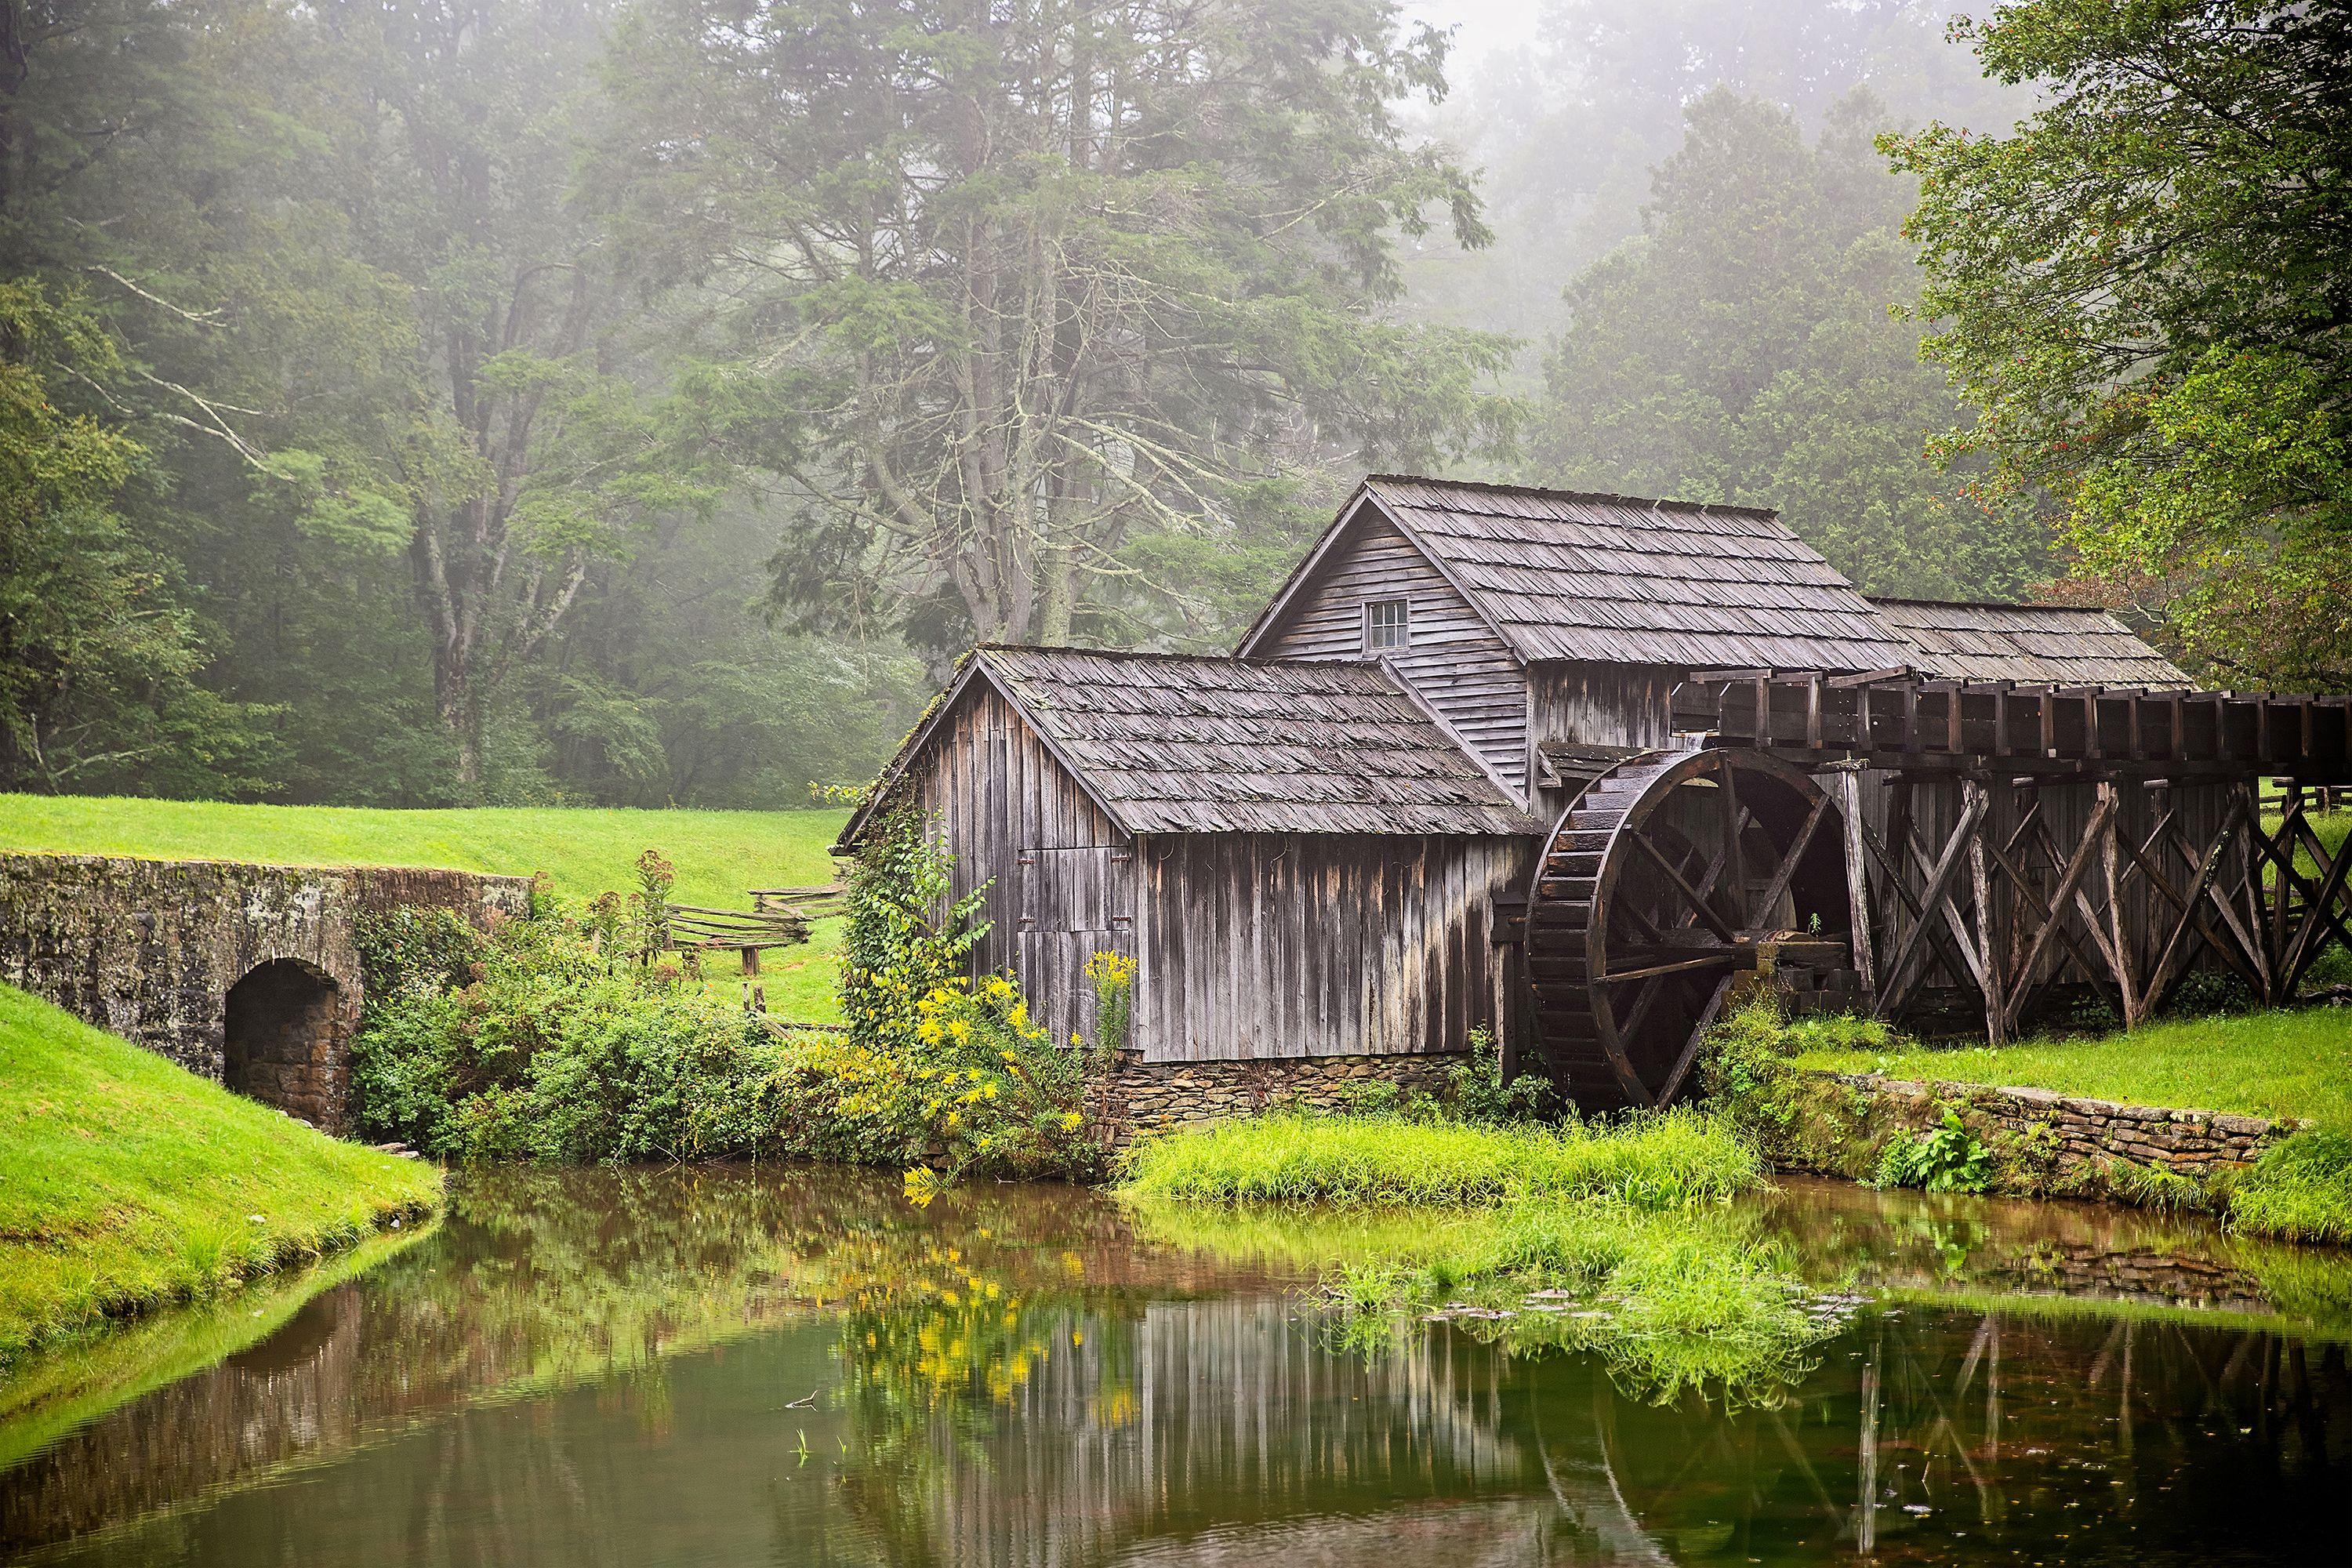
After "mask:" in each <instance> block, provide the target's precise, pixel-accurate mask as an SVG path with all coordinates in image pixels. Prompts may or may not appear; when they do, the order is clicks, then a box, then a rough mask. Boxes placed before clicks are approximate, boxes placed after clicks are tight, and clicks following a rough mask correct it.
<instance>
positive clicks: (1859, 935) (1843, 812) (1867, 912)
mask: <svg viewBox="0 0 2352 1568" xmlns="http://www.w3.org/2000/svg"><path fill="white" fill-rule="evenodd" d="M1837 787H1838V814H1839V815H1840V816H1842V817H1843V819H1844V826H1845V897H1846V902H1847V904H1848V905H1849V906H1850V907H1851V909H1852V910H1853V969H1854V973H1855V974H1857V975H1858V976H1860V977H1861V980H1862V994H1864V996H1866V997H1868V998H1870V999H1871V1001H1873V1002H1876V1001H1877V1000H1878V966H1877V953H1876V952H1875V951H1874V948H1873V946H1872V935H1871V926H1872V923H1873V922H1872V919H1871V909H1870V860H1869V857H1868V854H1867V852H1866V850H1865V848H1864V844H1863V841H1862V775H1861V773H1858V772H1856V771H1855V770H1853V769H1852V768H1847V769H1844V770H1843V771H1842V772H1841V773H1839V774H1838V775H1837Z"/></svg>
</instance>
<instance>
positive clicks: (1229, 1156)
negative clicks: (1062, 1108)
mask: <svg viewBox="0 0 2352 1568" xmlns="http://www.w3.org/2000/svg"><path fill="white" fill-rule="evenodd" d="M1763 1180H1764V1175H1763V1166H1762V1163H1761V1162H1760V1160H1759V1158H1758V1156H1757V1154H1756V1152H1754V1150H1753V1149H1751V1148H1750V1147H1749V1146H1748V1143H1747V1142H1745V1141H1743V1140H1742V1139H1740V1138H1739V1137H1738V1136H1736V1135H1735V1134H1733V1133H1732V1131H1730V1130H1729V1128H1728V1127H1727V1124H1725V1123H1724V1122H1722V1121H1719V1120H1717V1119H1715V1118H1712V1117H1708V1116H1704V1115H1700V1114H1697V1113H1695V1112H1690V1111H1677V1112H1674V1113H1670V1114H1667V1115H1664V1116H1655V1117H1648V1118H1643V1119H1639V1120H1635V1121H1628V1122H1625V1123H1622V1124H1621V1125H1616V1126H1612V1127H1608V1128H1591V1127H1585V1126H1580V1125H1575V1124H1570V1125H1569V1126H1567V1127H1565V1128H1562V1129H1559V1130H1553V1129H1549V1128H1545V1127H1540V1126H1533V1125H1528V1124H1513V1125H1507V1126H1501V1127H1486V1126H1475V1125H1466V1124H1464V1123H1461V1122H1454V1121H1442V1120H1435V1119H1430V1118H1422V1117H1403V1116H1343V1117H1314V1116H1307V1115H1298V1114H1276V1115H1267V1116H1261V1117H1255V1118H1251V1119H1248V1120H1244V1121H1229V1122H1224V1123H1221V1124H1219V1125H1217V1126H1214V1127H1211V1128H1206V1129H1199V1130H1191V1131H1180V1132H1176V1133H1172V1134H1169V1135H1167V1136H1164V1137H1161V1138H1158V1139H1153V1140H1150V1141H1148V1142H1144V1143H1142V1144H1141V1145H1139V1147H1138V1148H1136V1149H1135V1150H1134V1151H1132V1152H1130V1154H1129V1161H1128V1168H1127V1174H1126V1180H1125V1181H1124V1182H1123V1184H1121V1186H1120V1188H1119V1193H1120V1195H1121V1196H1122V1197H1123V1198H1124V1199H1125V1200H1126V1201H1127V1202H1128V1204H1129V1205H1130V1207H1131V1208H1132V1209H1133V1211H1134V1212H1135V1215H1136V1217H1137V1223H1138V1226H1139V1228H1140V1229H1141V1230H1142V1231H1143V1232H1144V1233H1145V1234H1146V1235H1149V1236H1152V1237H1157V1238H1160V1239H1163V1240H1167V1241H1169V1242H1171V1243H1175V1244H1179V1245H1183V1246H1189V1247H1205V1248H1209V1249H1212V1250H1219V1251H1223V1250H1234V1251H1236V1252H1241V1253H1248V1254H1269V1253H1271V1254H1275V1255H1281V1256H1286V1258H1288V1259H1289V1260H1290V1261H1292V1262H1294V1263H1299V1264H1304V1265H1306V1266H1307V1267H1308V1268H1311V1269H1312V1270H1313V1271H1314V1272H1315V1273H1316V1274H1317V1275H1318V1278H1319V1279H1321V1281H1322V1283H1323V1286H1324V1289H1325V1290H1326V1292H1327V1294H1328V1298H1329V1300H1330V1301H1331V1303H1332V1304H1333V1305H1334V1306H1335V1308H1337V1309H1338V1310H1339V1313H1340V1314H1341V1319H1342V1321H1343V1322H1344V1323H1345V1325H1346V1331H1347V1332H1348V1333H1349V1335H1350V1336H1351V1337H1354V1338H1356V1339H1358V1340H1360V1341H1364V1342H1372V1341H1377V1340H1380V1339H1381V1338H1383V1337H1385V1336H1388V1335H1391V1334H1393V1333H1397V1332H1401V1331H1405V1329H1406V1328H1407V1327H1408V1325H1410V1324H1411V1323H1412V1321H1414V1320H1415V1319H1420V1318H1444V1319H1449V1320H1452V1321H1456V1322H1459V1323H1461V1324H1463V1325H1464V1326H1465V1328H1467V1329H1468V1330H1469V1331H1471V1332H1474V1333H1477V1334H1480V1335H1482V1336H1484V1337H1488V1338H1492V1339H1495V1340H1497V1341H1500V1342H1505V1343H1507V1344H1508V1345H1510V1346H1511V1347H1512V1348H1513V1349H1515V1350H1521V1351H1533V1350H1539V1349H1548V1348H1565V1349H1573V1350H1579V1351H1586V1352H1592V1353H1594V1354H1597V1355H1599V1356H1601V1358H1602V1359H1603V1360H1604V1361H1605V1362H1607V1363H1608V1364H1609V1366H1610V1368H1611V1370H1612V1374H1613V1375H1614V1376H1615V1377H1616V1378H1617V1380H1618V1381H1619V1383H1620V1384H1622V1386H1624V1387H1626V1388H1628V1389H1629V1390H1632V1391H1634V1392H1637V1393H1639V1394H1644V1395H1647V1396H1649V1397H1652V1398H1655V1399H1658V1400H1660V1401H1664V1400H1668V1399H1672V1398H1675V1397H1676V1396H1678V1395H1680V1394H1685V1393H1686V1392H1691V1391H1702V1392H1705V1393H1707V1394H1714V1395H1717V1396H1720V1397H1723V1398H1726V1399H1728V1400H1732V1401H1735V1402H1746V1401H1755V1400H1771V1399H1774V1398H1777V1397H1779V1395H1780V1392H1781V1391H1782V1390H1784V1389H1785V1388H1786V1387H1787V1386H1788V1385H1789V1384H1790V1383H1791V1382H1792V1381H1793V1380H1794V1378H1796V1377H1797V1376H1798V1375H1800V1374H1801V1371H1802V1369H1803V1367H1804V1364H1805V1363H1804V1352H1805V1351H1806V1349H1807V1348H1808V1347H1809V1346H1810V1345H1811V1344H1812V1343H1814V1342H1816V1341H1818V1340H1819V1339H1820V1338H1822V1336H1823V1335H1824V1334H1826V1333H1827V1332H1828V1331H1830V1328H1831V1326H1832V1322H1833V1321H1834V1309H1833V1308H1831V1307H1825V1306H1824V1305H1823V1304H1822V1302H1821V1301H1820V1300H1818V1299H1817V1298H1816V1297H1815V1296H1814V1295H1813V1294H1812V1293H1811V1292H1809V1291H1807V1290H1806V1289H1805V1288H1804V1287H1803V1285H1802V1284H1801V1282H1800V1281H1799V1279H1797V1277H1796V1275H1795V1274H1794V1272H1793V1271H1792V1270H1791V1269H1790V1267H1789V1262H1790V1259H1789V1257H1788V1253H1787V1249H1786V1248H1785V1247H1783V1246H1781V1245H1780V1244H1779V1243H1777V1242H1774V1241H1772V1240H1770V1239H1769V1238H1768V1237H1765V1236H1764V1235H1763V1234H1762V1233H1761V1231H1760V1230H1759V1226H1758V1224H1757V1222H1756V1219H1755V1216H1754V1215H1751V1214H1747V1213H1742V1212H1740V1211H1738V1210H1735V1209H1734V1208H1732V1207H1731V1206H1730V1204H1729V1200H1730V1198H1731V1197H1733V1196H1734V1195H1735V1194H1738V1193H1742V1192H1746V1191H1749V1190H1753V1189H1755V1188H1758V1187H1760V1186H1761V1185H1762V1184H1763Z"/></svg>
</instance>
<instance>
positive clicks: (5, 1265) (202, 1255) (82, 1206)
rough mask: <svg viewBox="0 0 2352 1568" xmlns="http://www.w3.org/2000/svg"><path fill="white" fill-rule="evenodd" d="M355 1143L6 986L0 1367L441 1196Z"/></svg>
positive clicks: (436, 1183)
mask: <svg viewBox="0 0 2352 1568" xmlns="http://www.w3.org/2000/svg"><path fill="white" fill-rule="evenodd" d="M440 1191H441V1176H440V1173H439V1172H438V1171H437V1170H436V1169H435V1168H434V1167H432V1166H430V1165H424V1164H420V1163H416V1162H414V1161H408V1160H401V1159H395V1158H394V1157H392V1156H390V1155H386V1154H379V1153H377V1152H374V1151H373V1150H371V1149H365V1148H362V1147H360V1146H358V1145H356V1144H350V1143H340V1142H336V1141H335V1140H333V1139H331V1138H327V1137H323V1136H321V1135H320V1134H319V1133H317V1132H314V1131H310V1129H309V1128H307V1127H304V1126H301V1125H300V1124H299V1123H297V1122H295V1121H290V1120H289V1119H288V1118H287V1117H285V1116H282V1115H280V1114H279V1113H278V1112H277V1111H274V1110H268V1109H265V1108H264V1107H262V1106H258V1105H256V1104H254V1103H253V1102H251V1101H250V1100H242V1099H239V1098H238V1097H237V1096H236V1095H233V1094H231V1093H229V1092H228V1091H227V1090H226V1089H222V1088H220V1087H219V1086H218V1085H215V1084H211V1083H207V1082H205V1081H204V1080H203V1079H198V1078H196V1077H194V1075H193V1074H190V1073H187V1072H184V1071H183V1070H182V1069H181V1068H177V1067H174V1066H173V1064H172V1063H170V1062H168V1061H165V1060H164V1059H163V1058H161V1057H159V1056H156V1055H154V1054H153V1053H152V1052H150V1051H145V1050H142V1049H140V1048H139V1047H136V1046H133V1045H131V1044H130V1043H129V1042H128V1041H125V1040H121V1039H117V1038H116V1037H113V1036H111V1035H109V1034H105V1033H103V1032H102V1031H100V1030H98V1029H93V1028H91V1027H89V1026H88V1025H86V1024H83V1023H81V1022H80V1021H79V1020H78V1019H76V1018H74V1017H72V1016H68V1014H65V1013H63V1012H60V1011H59V1010H58V1009H57V1008H55V1007H52V1006H50V1005H47V1003H44V1002H41V1001H39V1000H37V999H36V998H34V997H31V996H28V995H26V994H25V993H23V992H21V991H17V990H16V989H14V988H12V987H8V986H5V985H0V1368H5V1367H6V1366H7V1365H8V1364H9V1363H11V1362H12V1361H13V1360H14V1359H16V1357H17V1356H19V1355H20V1354H21V1353H22V1352H25V1351H26V1350H27V1349H28V1348H31V1347H34V1346H37V1345H40V1344H43V1343H46V1342H51V1341H54V1340H57V1339H58V1338H61V1337H64V1336H68V1335H70V1334H72V1333H73V1332H75V1331H78V1330H80V1329H83V1328H87V1327H89V1326H91V1325H94V1324H95V1323H97V1322H98V1321H100V1320H103V1319H105V1318H108V1317H113V1316H120V1315H123V1314H128V1313H132V1312H138V1311H143V1310H148V1309H150V1308H152V1307H157V1306H161V1305H163V1304H166V1303H169V1302H173V1301H179V1300H191V1299H195V1298H201V1297H205V1296H209V1295H212V1294H215V1293H216V1292H218V1291H221V1290H224V1289H233V1288H235V1287H236V1286H237V1285H239V1284H241V1283H243V1282H244V1281H246V1280H247V1279H252V1278H255V1277H257V1276H259V1275H263V1274H267V1273H269V1272H272V1271H274V1270H276V1269H278V1268H281V1267H283V1266H285V1265H286V1264H288V1263H290V1262H293V1261H297V1260H300V1259H307V1258H314V1257H317V1256H318V1255H320V1253H322V1252H326V1251H329V1250H331V1249H334V1248H338V1247H346V1246H349V1245H351V1244H352V1243H353V1242H356V1241H358V1240H360V1239H361V1238H362V1237H364V1236H366V1235H368V1234H369V1233H371V1232H373V1231H374V1230H375V1229H377V1228H378V1227H379V1226H383V1225H386V1224H388V1223H390V1222H391V1221H393V1220H394V1218H396V1217H403V1216H410V1215H418V1214H421V1213H423V1212H425V1210H427V1209H429V1208H430V1207H431V1206H432V1205H435V1204H436V1203H437V1202H438V1201H439V1197H440Z"/></svg>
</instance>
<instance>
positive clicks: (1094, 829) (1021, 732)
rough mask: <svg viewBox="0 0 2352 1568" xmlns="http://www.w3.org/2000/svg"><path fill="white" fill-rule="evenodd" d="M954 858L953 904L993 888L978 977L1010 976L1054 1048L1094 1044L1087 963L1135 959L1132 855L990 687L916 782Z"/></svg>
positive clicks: (942, 736) (963, 710) (977, 687)
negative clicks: (1103, 957)
mask: <svg viewBox="0 0 2352 1568" xmlns="http://www.w3.org/2000/svg"><path fill="white" fill-rule="evenodd" d="M913 782H914V784H915V791H916V799H917V801H918V803H919V806H920V808H921V810H922V811H923V812H924V813H925V814H926V815H927V816H935V817H936V821H937V827H938V830H939V831H940V832H941V833H943V834H944V835H945V836H946V839H947V844H948V848H949V850H950V853H952V854H953V855H954V856H955V870H954V874H953V878H952V882H953V887H954V893H955V896H956V897H958V898H961V897H962V896H963V895H964V894H966V893H968V892H970V891H971V889H974V888H976V887H979V886H980V885H981V884H982V883H983V882H986V883H988V884H989V889H988V893H987V898H986V902H985V904H984V906H983V908H982V918H984V919H986V920H987V921H990V922H992V923H991V926H990V930H989V932H988V934H987V935H986V936H985V937H983V938H982V940H981V942H980V943H979V945H978V946H977V947H975V948H974V949H973V950H972V973H975V974H982V973H992V972H995V971H999V970H1004V969H1010V970H1011V971H1013V973H1014V974H1015V975H1017V976H1018V977H1019V978H1020V981H1021V988H1022V991H1023V993H1024V994H1025V995H1026V996H1027V997H1028V999H1029V1003H1030V1005H1031V1006H1032V1007H1033V1008H1034V1009H1035V1010H1036V1016H1037V1017H1038V1019H1039V1021H1040V1022H1042V1023H1044V1024H1045V1026H1047V1027H1049V1028H1051V1029H1052V1030H1053V1031H1054V1036H1055V1038H1056V1039H1059V1040H1067V1039H1068V1038H1069V1037H1070V1036H1071V1035H1072V1034H1074V1033H1075V1034H1080V1035H1084V1036H1086V1037H1088V1038H1091V1037H1092V1036H1093V1030H1094V994H1093V990H1092V988H1091V987H1090V986H1089V985H1088V984H1087V979H1086V974H1085V970H1086V963H1087V959H1088V958H1090V957H1092V956H1093V955H1094V954H1095V953H1096V952H1098V951H1101V950H1104V949H1112V950H1115V951H1118V952H1125V953H1129V954H1132V953H1133V952H1134V951H1135V948H1134V940H1135V859H1134V846H1133V844H1132V843H1131V842H1130V841H1129V839H1128V838H1127V837H1126V836H1125V835H1124V834H1122V833H1121V832H1120V831H1119V829H1118V826H1117V825H1116V824H1114V823H1113V822H1112V821H1111V820H1110V818H1108V816H1104V815H1103V813H1102V810H1101V808H1100V807H1098V806H1097V805H1095V803H1094V801H1093V800H1092V798H1090V797H1089V796H1088V795H1087V793H1086V791H1085V790H1083V789H1081V788H1080V787H1079V786H1078V783H1077V781H1076V779H1074V778H1072V777H1071V776H1070V774H1069V773H1068V771H1067V770H1066V769H1065V768H1064V767H1063V766H1062V765H1061V763H1057V762H1055V760H1054V756H1053V753H1052V752H1048V751H1047V750H1046V749H1045V745H1044V743H1043V742H1040V741H1039V740H1038V739H1037V736H1036V734H1035V732H1034V731H1032V730H1031V729H1030V728H1029V726H1028V724H1027V723H1026V721H1024V720H1023V719H1022V717H1021V715H1020V714H1019V712H1018V711H1016V710H1014V709H1013V705H1012V704H1011V703H1009V702H1007V701H1005V700H1004V699H1003V697H1002V696H1001V695H999V694H998V692H997V691H996V690H995V689H994V688H992V687H991V686H989V685H988V684H987V683H986V682H984V681H983V682H978V683H975V684H974V685H973V687H972V688H971V692H970V694H969V695H968V696H966V697H965V698H964V699H963V700H961V702H960V703H959V704H958V705H957V711H955V712H954V713H952V714H950V715H949V717H948V720H947V721H946V722H945V723H944V724H942V725H941V726H940V732H939V734H938V736H937V738H936V739H935V740H934V741H933V742H932V744H931V745H930V746H929V748H928V749H927V751H926V752H925V754H924V757H923V760H922V762H921V763H920V764H919V767H918V770H917V772H916V773H915V775H914V781H913Z"/></svg>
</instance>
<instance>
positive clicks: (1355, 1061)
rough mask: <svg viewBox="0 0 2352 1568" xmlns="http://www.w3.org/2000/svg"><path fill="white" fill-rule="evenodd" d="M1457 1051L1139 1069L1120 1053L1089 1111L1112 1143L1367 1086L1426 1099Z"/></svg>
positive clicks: (1342, 1098) (1339, 1099) (1344, 1095)
mask: <svg viewBox="0 0 2352 1568" xmlns="http://www.w3.org/2000/svg"><path fill="white" fill-rule="evenodd" d="M1468 1059H1469V1058H1468V1053H1466V1052H1463V1051H1445V1052H1430V1053H1428V1054H1425V1055H1414V1056H1396V1055H1390V1056H1343V1057H1274V1058H1262V1059H1259V1060H1255V1061H1205V1062H1147V1061H1145V1060H1144V1059H1143V1053H1142V1052H1140V1051H1131V1050H1130V1051H1121V1052H1119V1053H1118V1059H1117V1061H1116V1062H1114V1064H1113V1065H1112V1067H1111V1069H1110V1072H1109V1073H1108V1076H1107V1077H1105V1078H1104V1079H1101V1080H1100V1081H1098V1082H1097V1085H1096V1087H1095V1091H1094V1092H1095V1096H1096V1109H1097V1115H1099V1116H1100V1117H1101V1119H1102V1121H1103V1122H1104V1124H1105V1125H1106V1126H1108V1127H1109V1128H1111V1129H1112V1130H1113V1138H1114V1141H1115V1142H1118V1143H1125V1142H1128V1141H1129V1139H1131V1138H1133V1137H1134V1136H1135V1135H1136V1134H1137V1133H1139V1132H1157V1131H1161V1130H1163V1129H1165V1128H1170V1127H1186V1126H1196V1125H1199V1124H1201V1123H1203V1122H1210V1121H1223V1120H1224V1119H1225V1118H1228V1117H1234V1116H1244V1115H1247V1114H1248V1113H1249V1112H1251V1111H1253V1110H1262V1109H1264V1108H1265V1106H1268V1105H1271V1104H1276V1103H1279V1102H1291V1103H1296V1104H1301V1105H1306V1106H1309V1107H1312V1108H1314V1109H1316V1110H1335V1109H1337V1108H1339V1106H1340V1105H1342V1104H1343V1103H1345V1102H1346V1101H1347V1100H1348V1099H1349V1097H1350V1096H1351V1095H1352V1094H1354V1093H1357V1092H1360V1091H1361V1089H1365V1088H1368V1087H1370V1085H1372V1084H1375V1083H1381V1082H1387V1083H1393V1084H1395V1085H1396V1086H1397V1087H1398V1088H1399V1089H1422V1090H1425V1091H1429V1092H1432V1093H1434V1092H1435V1091H1436V1090H1437V1089H1440V1088H1441V1087H1443V1086H1444V1082H1445V1076H1446V1074H1447V1073H1448V1072H1450V1071H1451V1070H1452V1069H1453V1068H1454V1064H1455V1063H1457V1062H1462V1061H1466V1060H1468Z"/></svg>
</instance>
